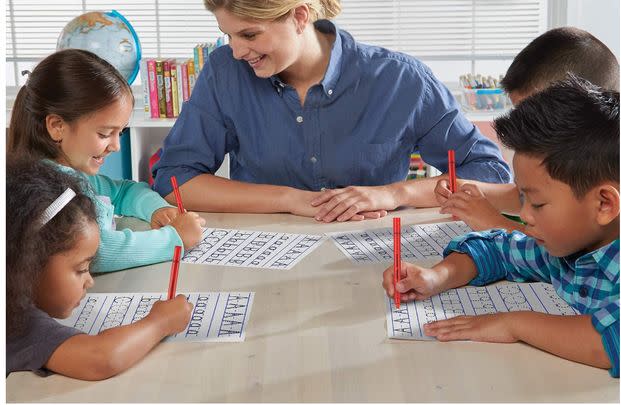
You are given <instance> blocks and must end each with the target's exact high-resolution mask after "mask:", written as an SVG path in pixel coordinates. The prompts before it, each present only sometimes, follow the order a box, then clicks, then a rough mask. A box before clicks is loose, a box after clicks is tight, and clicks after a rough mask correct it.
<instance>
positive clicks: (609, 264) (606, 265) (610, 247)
mask: <svg viewBox="0 0 621 405" xmlns="http://www.w3.org/2000/svg"><path fill="white" fill-rule="evenodd" d="M575 263H576V267H578V266H584V265H587V264H588V263H595V265H596V266H597V267H599V269H600V270H601V272H602V273H603V274H604V275H605V276H606V277H607V278H608V279H609V280H610V281H614V280H617V279H618V278H619V239H616V240H614V241H612V242H611V243H609V244H607V245H605V246H602V247H601V248H599V249H597V250H594V251H592V252H589V253H586V254H584V255H582V256H580V257H578V258H577V259H576V261H575Z"/></svg>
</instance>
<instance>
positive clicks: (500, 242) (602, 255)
mask: <svg viewBox="0 0 621 405" xmlns="http://www.w3.org/2000/svg"><path fill="white" fill-rule="evenodd" d="M451 252H460V253H466V254H468V255H469V256H470V257H471V258H472V260H474V262H475V264H476V266H477V269H478V271H479V274H478V275H477V277H476V278H474V279H473V280H472V281H471V282H470V284H472V285H485V284H489V283H491V282H494V281H497V280H501V279H507V280H509V281H516V282H527V281H543V282H546V283H551V284H552V285H553V286H554V289H555V290H556V292H557V293H558V295H559V296H560V297H561V298H563V299H564V300H565V301H566V302H567V303H568V304H569V305H571V306H572V307H574V308H575V309H576V310H578V311H579V312H580V313H581V314H589V315H592V318H591V322H592V323H593V326H594V327H595V329H596V330H597V331H598V332H599V333H600V334H601V335H602V343H603V344H604V349H605V350H606V353H607V354H608V357H609V359H610V363H611V364H612V368H611V369H610V370H609V372H610V375H611V376H613V377H616V378H618V377H619V239H617V240H615V241H614V242H612V243H610V244H608V245H606V246H604V247H601V248H599V249H597V250H595V251H593V252H589V253H586V254H581V253H576V254H574V255H570V256H566V257H555V256H552V255H550V253H548V251H547V250H546V249H545V248H544V247H542V246H540V245H538V244H537V243H536V242H535V240H534V239H532V238H530V237H528V236H526V235H524V234H523V233H521V232H512V233H507V232H505V231H504V230H495V229H494V230H490V231H485V232H472V233H469V234H466V235H463V236H460V237H458V238H455V239H454V240H453V241H451V243H449V245H448V246H447V247H446V249H445V250H444V256H447V255H448V254H450V253H451Z"/></svg>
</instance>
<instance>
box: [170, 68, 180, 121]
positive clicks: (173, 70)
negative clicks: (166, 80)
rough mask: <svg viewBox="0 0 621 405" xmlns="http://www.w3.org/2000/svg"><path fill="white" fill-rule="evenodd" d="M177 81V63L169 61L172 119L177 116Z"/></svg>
mask: <svg viewBox="0 0 621 405" xmlns="http://www.w3.org/2000/svg"><path fill="white" fill-rule="evenodd" d="M178 82H179V79H178V78H177V62H176V61H175V60H174V59H171V60H170V87H171V90H172V108H173V118H176V117H178V116H179V83H178Z"/></svg>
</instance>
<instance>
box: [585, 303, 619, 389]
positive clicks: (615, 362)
mask: <svg viewBox="0 0 621 405" xmlns="http://www.w3.org/2000/svg"><path fill="white" fill-rule="evenodd" d="M591 323H592V324H593V327H594V328H595V329H596V330H597V331H598V332H599V333H600V335H601V336H602V344H603V345H604V350H606V354H607V355H608V359H610V364H611V365H612V367H611V368H610V369H609V370H608V372H609V373H610V375H611V376H612V377H615V378H619V300H618V299H617V300H616V301H614V302H611V303H610V304H608V305H606V306H605V307H603V308H601V309H599V310H598V311H596V312H594V313H593V316H592V317H591Z"/></svg>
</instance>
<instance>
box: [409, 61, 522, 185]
mask: <svg viewBox="0 0 621 405" xmlns="http://www.w3.org/2000/svg"><path fill="white" fill-rule="evenodd" d="M424 74H425V91H424V97H425V99H424V102H423V103H422V105H421V108H422V110H421V111H420V113H419V121H418V125H417V132H418V147H419V150H420V153H421V156H422V158H423V160H424V161H425V162H427V163H429V164H430V165H432V166H434V167H436V168H437V169H439V170H441V171H443V172H447V171H448V159H447V155H446V151H447V150H448V149H453V150H455V164H456V169H457V176H458V177H459V178H462V179H470V180H480V181H485V182H489V183H508V182H510V181H511V179H512V178H511V171H510V169H509V166H508V165H507V163H506V162H505V161H504V160H503V159H502V155H501V153H500V149H499V148H498V146H497V145H496V144H495V143H494V142H492V141H491V140H490V139H488V138H486V137H485V136H483V134H481V132H480V131H479V130H478V128H477V127H476V126H475V125H474V124H473V123H472V122H470V121H469V120H468V119H467V118H466V117H465V116H464V114H463V113H462V112H461V110H460V108H459V105H458V103H457V100H455V98H454V97H453V95H452V94H451V92H450V91H449V90H448V89H447V88H446V86H445V85H444V84H442V83H441V82H440V81H439V80H437V79H436V78H435V77H434V75H433V74H432V73H431V72H430V71H429V70H428V69H424Z"/></svg>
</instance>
